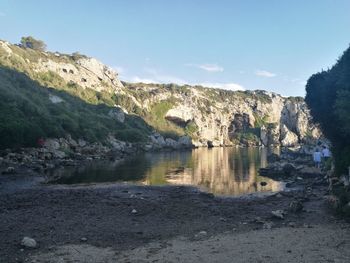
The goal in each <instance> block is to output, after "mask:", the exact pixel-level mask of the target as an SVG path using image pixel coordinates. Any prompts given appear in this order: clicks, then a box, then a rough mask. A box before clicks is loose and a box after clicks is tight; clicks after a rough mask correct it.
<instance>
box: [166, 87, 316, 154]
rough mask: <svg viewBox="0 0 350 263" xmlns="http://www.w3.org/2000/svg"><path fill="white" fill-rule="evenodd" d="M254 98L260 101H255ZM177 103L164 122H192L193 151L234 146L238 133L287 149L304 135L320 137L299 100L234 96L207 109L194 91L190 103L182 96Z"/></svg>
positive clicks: (205, 99)
mask: <svg viewBox="0 0 350 263" xmlns="http://www.w3.org/2000/svg"><path fill="white" fill-rule="evenodd" d="M163 95H164V94H163ZM254 95H259V96H260V97H259V96H256V97H257V98H256V99H254ZM187 96H188V95H187ZM177 99H178V101H179V102H178V103H177V105H176V106H174V107H173V108H172V109H170V110H169V111H168V112H167V113H166V117H165V118H166V119H167V120H170V121H172V122H173V123H174V124H176V125H179V126H182V127H183V126H185V125H186V123H188V122H190V121H191V122H193V123H194V124H195V125H196V126H197V127H198V131H196V133H195V137H196V138H195V139H193V140H192V143H193V145H194V146H196V147H200V146H209V147H216V146H229V145H233V144H234V138H236V137H237V135H238V134H241V133H250V134H251V135H250V136H256V138H257V140H259V141H260V144H262V145H265V146H272V145H273V146H278V145H282V146H287V147H289V146H295V145H297V144H299V143H301V142H302V141H304V140H305V138H306V136H307V134H309V135H310V133H311V135H312V136H314V137H317V136H320V132H319V130H318V129H317V127H314V126H313V124H312V123H311V121H310V119H311V117H310V114H309V110H308V109H307V106H306V104H305V102H304V101H303V100H302V99H294V98H284V97H282V96H280V95H277V94H274V93H267V92H261V91H260V92H257V93H254V92H252V93H251V97H248V98H245V99H242V98H240V97H239V96H236V97H235V96H233V98H232V99H231V101H228V100H227V101H225V100H221V101H213V104H212V105H208V101H209V98H208V97H207V96H206V94H204V93H201V92H200V91H197V90H195V89H193V90H191V95H190V99H189V98H188V97H185V96H177ZM244 140H246V139H244ZM250 144H251V143H250ZM253 144H255V143H253ZM255 145H257V144H255Z"/></svg>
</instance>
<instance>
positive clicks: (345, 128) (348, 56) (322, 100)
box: [305, 47, 350, 175]
mask: <svg viewBox="0 0 350 263" xmlns="http://www.w3.org/2000/svg"><path fill="white" fill-rule="evenodd" d="M305 100H306V103H307V104H308V106H309V108H310V110H311V115H312V117H313V119H314V121H315V122H317V123H319V125H320V127H321V130H322V132H323V133H324V135H325V136H326V137H327V138H328V139H329V140H330V141H331V143H332V152H333V156H334V161H335V172H336V174H337V175H341V174H344V173H347V172H348V167H349V166H350V117H349V116H350V47H349V48H348V49H347V50H346V51H345V52H344V53H343V55H342V56H341V57H340V59H339V60H338V61H337V63H336V64H335V65H334V66H333V67H332V68H331V69H329V70H327V71H322V72H320V73H317V74H314V75H313V76H311V77H310V79H309V80H308V82H307V85H306V98H305Z"/></svg>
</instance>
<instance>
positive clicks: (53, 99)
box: [49, 94, 64, 104]
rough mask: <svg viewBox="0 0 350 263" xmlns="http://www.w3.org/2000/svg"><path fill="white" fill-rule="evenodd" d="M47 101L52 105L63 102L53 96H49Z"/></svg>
mask: <svg viewBox="0 0 350 263" xmlns="http://www.w3.org/2000/svg"><path fill="white" fill-rule="evenodd" d="M49 100H50V101H51V102H52V103H53V104H57V103H61V102H63V101H64V100H63V99H62V98H60V97H58V96H55V95H51V94H50V95H49Z"/></svg>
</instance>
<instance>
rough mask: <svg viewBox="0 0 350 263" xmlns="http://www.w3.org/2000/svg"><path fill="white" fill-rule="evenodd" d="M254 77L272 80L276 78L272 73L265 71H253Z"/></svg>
mask: <svg viewBox="0 0 350 263" xmlns="http://www.w3.org/2000/svg"><path fill="white" fill-rule="evenodd" d="M255 75H257V76H259V77H264V78H273V77H276V76H277V75H276V74H275V73H272V72H269V71H266V70H257V71H255Z"/></svg>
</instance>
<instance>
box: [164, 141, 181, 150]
mask: <svg viewBox="0 0 350 263" xmlns="http://www.w3.org/2000/svg"><path fill="white" fill-rule="evenodd" d="M165 146H166V147H168V148H173V149H177V148H178V147H179V145H178V143H177V141H175V140H173V139H171V138H166V139H165Z"/></svg>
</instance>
